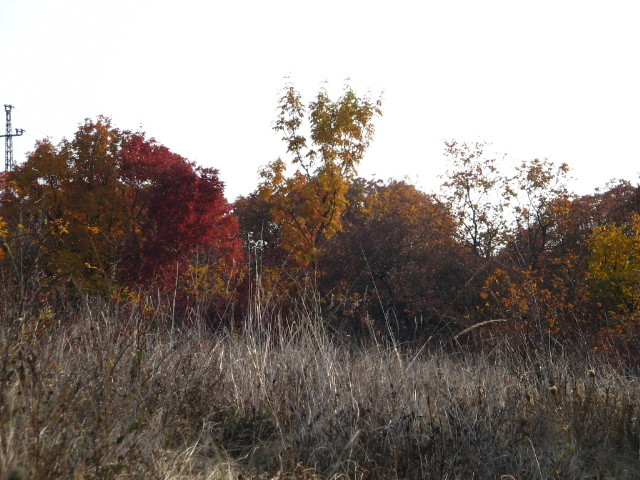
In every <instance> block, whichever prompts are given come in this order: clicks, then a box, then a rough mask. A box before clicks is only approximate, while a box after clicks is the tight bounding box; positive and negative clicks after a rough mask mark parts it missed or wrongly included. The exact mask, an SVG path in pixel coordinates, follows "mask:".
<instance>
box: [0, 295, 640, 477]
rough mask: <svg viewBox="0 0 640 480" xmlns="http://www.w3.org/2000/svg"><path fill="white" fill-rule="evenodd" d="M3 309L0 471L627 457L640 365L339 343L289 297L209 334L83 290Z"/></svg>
mask: <svg viewBox="0 0 640 480" xmlns="http://www.w3.org/2000/svg"><path fill="white" fill-rule="evenodd" d="M7 311H8V310H7ZM10 317H11V315H10V313H6V312H5V324H6V325H5V326H4V327H3V329H2V330H1V331H0V474H1V476H0V478H2V479H5V478H20V475H22V476H24V477H25V478H30V479H53V478H78V479H80V478H92V479H125V478H127V479H128V478H154V479H155V478H157V479H182V478H194V479H195V478H202V479H241V478H244V479H247V478H263V479H275V478H306V479H312V478H317V479H320V478H324V479H328V478H334V479H338V478H343V479H344V478H362V479H369V478H374V479H375V478H385V479H386V478H391V479H395V478H407V479H410V478H425V479H462V478H465V479H470V478H478V479H485V478H497V479H516V478H517V479H547V478H581V479H582V478H584V479H587V478H593V479H596V478H599V479H604V478H617V479H624V478H634V477H635V476H636V475H637V473H636V472H638V471H640V456H639V455H640V421H639V417H638V405H639V403H640V383H639V380H640V379H639V378H638V376H636V375H635V374H634V375H631V374H629V373H628V372H625V371H623V370H622V369H617V368H615V367H613V366H611V365H607V364H604V363H602V362H601V361H597V360H596V359H595V358H589V356H587V355H585V354H584V353H580V352H578V353H576V354H567V353H562V352H559V353H558V354H557V356H550V357H546V358H544V357H542V355H541V354H538V353H536V352H527V351H522V350H520V349H518V348H515V347H511V346H510V344H509V343H508V342H505V343H504V344H502V345H500V346H496V347H495V348H493V349H492V350H490V351H487V352H484V353H475V354H472V353H465V352H464V351H462V350H459V351H448V352H445V351H443V350H442V349H433V351H428V349H429V346H426V347H425V348H424V349H422V350H421V351H418V352H416V351H411V350H409V349H402V348H400V347H399V346H397V345H394V344H393V343H390V342H386V343H378V344H373V345H372V346H368V347H363V346H354V345H353V344H349V343H347V342H346V341H344V340H341V339H340V338H337V337H336V336H331V335H329V334H328V333H327V330H326V329H325V328H323V327H322V326H321V324H320V322H319V321H318V320H317V318H314V317H313V316H312V315H306V316H305V314H304V313H303V314H301V316H300V318H298V319H297V321H296V323H294V324H293V325H291V326H289V327H287V328H280V329H278V328H270V329H269V328H265V326H264V325H255V324H251V325H248V326H247V328H246V329H245V330H244V331H242V332H232V331H219V332H215V333H213V332H205V331H203V330H202V329H199V328H196V327H192V328H189V329H184V330H178V329H173V330H171V329H170V328H167V327H166V325H167V324H168V323H169V324H170V322H167V320H166V319H164V318H161V317H160V316H159V314H158V312H156V315H155V316H145V315H143V314H142V313H139V312H135V311H133V312H132V311H128V310H127V309H125V308H122V307H121V306H118V305H113V304H96V302H95V301H94V302H91V303H88V304H87V305H85V307H84V308H82V309H80V310H78V311H76V312H67V314H65V315H62V314H61V315H60V316H57V317H56V316H54V317H53V318H48V317H46V316H45V317H39V318H35V317H34V318H29V317H28V316H27V317H25V318H22V319H17V318H13V319H12V318H10ZM249 323H251V322H249ZM19 468H22V469H23V470H22V471H21V472H20V471H19ZM11 475H13V477H11Z"/></svg>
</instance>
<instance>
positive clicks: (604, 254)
mask: <svg viewBox="0 0 640 480" xmlns="http://www.w3.org/2000/svg"><path fill="white" fill-rule="evenodd" d="M589 247H590V250H591V256H590V259H589V277H590V279H591V280H592V285H593V288H594V290H595V293H596V295H597V296H599V297H600V298H601V299H603V300H605V301H606V302H607V303H609V305H610V307H611V308H612V309H613V310H614V311H617V312H626V313H631V312H633V311H635V310H637V309H638V307H639V306H640V215H638V214H634V215H633V217H632V220H631V222H630V223H629V224H625V225H622V226H619V225H615V224H610V225H606V226H603V227H596V228H594V230H593V233H592V236H591V239H590V241H589Z"/></svg>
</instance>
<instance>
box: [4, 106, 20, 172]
mask: <svg viewBox="0 0 640 480" xmlns="http://www.w3.org/2000/svg"><path fill="white" fill-rule="evenodd" d="M11 109H13V105H5V106H4V111H5V113H6V114H7V129H6V134H5V135H0V137H5V138H4V141H5V144H4V170H5V172H9V171H11V170H13V137H19V136H21V135H22V134H23V133H24V129H22V128H16V133H11Z"/></svg>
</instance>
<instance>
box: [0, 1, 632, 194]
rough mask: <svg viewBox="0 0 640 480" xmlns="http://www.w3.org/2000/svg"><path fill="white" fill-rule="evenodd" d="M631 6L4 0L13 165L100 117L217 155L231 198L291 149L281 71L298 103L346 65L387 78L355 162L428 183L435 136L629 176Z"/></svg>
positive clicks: (195, 156) (363, 77) (336, 83)
mask: <svg viewBox="0 0 640 480" xmlns="http://www.w3.org/2000/svg"><path fill="white" fill-rule="evenodd" d="M636 3H637V2H633V1H627V2H623V1H616V0H613V1H608V2H602V1H599V2H595V1H589V0H582V1H562V0H555V1H546V0H538V1H536V2H521V1H516V0H509V1H492V0H483V1H479V0H474V1H457V0H446V1H445V0H442V1H437V2H436V1H415V2H414V1H402V0H398V1H396V2H393V4H392V3H391V2H379V3H376V2H372V1H370V0H369V1H359V0H358V1H350V0H324V1H322V2H317V1H313V2H311V1H306V0H291V1H289V0H287V1H284V0H271V1H264V0H261V1H260V0H255V1H254V0H250V1H235V2H234V1H229V0H225V1H216V0H214V1H203V0H180V1H176V0H173V1H165V0H109V1H95V0H0V105H4V104H12V105H14V106H15V107H16V108H15V110H14V111H13V126H14V127H18V128H24V129H26V130H27V135H25V136H23V137H19V138H15V139H14V151H15V158H16V160H17V161H19V162H21V161H23V160H24V158H25V152H26V151H28V150H30V149H32V148H33V144H34V141H35V140H36V139H39V138H43V137H47V136H48V137H51V138H52V140H53V141H54V142H56V143H57V142H58V141H59V140H60V139H61V138H62V137H64V136H66V137H71V136H72V135H73V133H74V132H75V131H76V129H77V125H78V124H79V123H80V122H82V120H83V119H84V118H86V117H95V116H97V115H99V114H104V115H107V116H111V117H112V119H113V121H114V124H115V125H116V126H118V127H120V128H123V129H137V128H139V127H140V126H142V128H143V129H144V130H145V131H146V132H147V134H148V135H149V136H153V137H155V138H156V139H157V140H158V141H160V142H161V143H163V144H164V145H166V146H167V147H169V148H170V149H171V150H173V151H175V152H176V153H179V154H181V155H183V156H185V157H187V158H189V159H190V160H193V161H195V162H197V163H199V164H201V165H204V166H210V167H216V168H218V169H219V170H220V174H221V178H222V180H223V181H224V182H225V183H226V185H227V196H228V198H230V200H233V199H234V198H235V197H236V196H237V195H240V194H247V193H249V192H251V191H252V190H253V189H254V188H255V186H256V184H257V182H258V175H257V171H258V169H259V167H260V166H261V165H264V164H266V163H268V162H269V161H271V160H274V159H275V158H277V157H278V156H279V155H281V154H282V153H283V152H284V145H283V144H281V142H280V140H279V139H278V136H277V135H276V133H275V132H273V131H272V130H271V126H272V122H273V120H274V114H275V107H276V102H277V98H278V92H279V90H280V89H281V88H282V86H283V85H284V82H285V81H284V77H285V76H287V75H289V76H291V78H292V80H293V82H294V84H295V85H296V86H297V87H298V89H299V90H300V91H301V92H302V94H303V96H304V98H305V99H306V100H310V99H312V98H313V97H314V95H315V94H316V93H317V91H318V89H319V88H320V86H321V85H322V83H323V82H324V81H328V82H329V90H330V92H331V91H335V92H338V93H339V92H340V90H341V87H342V85H343V84H344V81H345V79H346V78H350V79H351V83H352V85H353V86H354V88H355V89H356V90H358V91H359V92H361V93H365V92H366V91H368V90H370V91H371V92H372V94H373V95H374V96H377V95H378V94H379V93H380V92H381V91H384V96H383V99H384V103H383V111H384V116H383V117H382V118H380V119H379V120H378V122H377V132H376V137H375V139H374V142H373V144H372V147H371V149H370V151H369V154H368V156H367V157H366V158H365V159H364V160H363V162H362V164H361V168H360V170H359V172H360V174H361V175H363V176H366V177H371V176H373V175H376V176H377V177H378V178H382V179H387V178H389V177H394V178H404V177H407V178H408V179H409V180H411V181H413V182H415V183H417V184H418V185H419V186H421V187H422V188H424V189H425V190H429V191H430V190H433V189H435V188H436V187H437V185H438V184H439V183H440V180H439V179H438V178H437V177H436V175H437V174H440V173H443V172H444V171H445V169H446V161H445V157H444V155H443V150H444V149H443V141H444V140H446V139H452V138H455V139H457V140H459V141H476V140H483V141H487V142H491V143H492V145H493V146H492V148H493V150H495V151H496V152H498V153H499V154H500V157H502V154H507V157H506V160H505V162H506V163H507V164H508V165H511V164H515V163H519V162H520V161H521V160H525V159H533V158H536V157H539V158H545V157H546V158H549V159H551V160H554V161H557V162H567V163H568V164H569V165H570V166H571V167H572V170H573V172H572V174H573V176H574V177H575V178H576V183H575V184H574V188H575V189H576V190H577V191H578V192H579V193H588V192H590V191H592V190H593V189H594V188H595V187H596V186H599V185H603V184H604V183H605V182H606V181H607V180H608V179H610V178H613V177H617V178H625V179H628V180H630V181H632V182H634V183H636V182H637V181H638V172H639V171H640V151H639V149H638V137H639V135H640V56H639V49H640V28H639V27H638V21H639V20H640V16H639V14H638V11H637V10H636V8H635V7H634V5H635V4H636ZM638 8H640V6H639V7H638ZM0 127H1V129H2V131H3V132H4V115H2V117H1V118H0ZM0 147H1V149H2V150H4V145H0ZM2 164H4V162H2ZM508 165H507V166H508ZM0 168H2V167H1V166H0Z"/></svg>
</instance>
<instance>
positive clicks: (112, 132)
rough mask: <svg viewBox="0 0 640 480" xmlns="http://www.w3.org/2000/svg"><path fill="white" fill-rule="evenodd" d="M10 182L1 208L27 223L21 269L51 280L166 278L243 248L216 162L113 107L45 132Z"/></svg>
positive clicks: (237, 256)
mask: <svg viewBox="0 0 640 480" xmlns="http://www.w3.org/2000/svg"><path fill="white" fill-rule="evenodd" d="M8 183H9V187H10V188H7V189H5V191H4V196H3V202H2V208H1V210H0V213H2V215H3V216H4V217H6V220H7V222H8V223H9V224H10V225H11V226H12V230H15V231H16V232H19V235H16V236H15V239H14V240H15V244H16V246H17V247H18V248H19V249H20V253H19V254H18V252H17V251H16V252H15V253H16V255H15V257H16V258H19V259H20V262H19V263H20V266H19V269H18V270H20V271H23V272H36V271H37V272H41V273H42V276H41V278H42V279H43V280H45V281H47V282H58V281H60V280H64V281H66V282H67V283H71V284H73V285H76V286H78V287H81V288H87V289H92V290H107V289H109V288H111V287H113V286H114V285H116V284H121V283H124V284H127V285H130V286H148V285H150V284H151V283H154V282H155V285H156V286H160V287H162V286H167V285H169V284H172V283H174V281H175V275H176V273H178V274H180V273H181V272H183V271H184V270H185V269H186V268H187V267H188V265H189V264H190V263H191V261H192V258H193V256H194V255H195V254H196V253H198V252H201V251H202V250H203V249H204V250H207V251H208V252H215V256H216V257H217V259H218V260H219V261H220V262H221V264H225V265H232V264H234V263H239V262H241V261H242V258H243V254H242V248H241V242H240V240H239V238H238V225H237V220H236V219H235V217H234V215H233V213H232V211H231V207H230V205H229V204H228V203H227V201H226V200H225V198H224V195H223V184H222V183H221V182H220V180H219V178H218V174H217V171H216V170H213V169H203V168H199V167H196V166H194V165H193V164H192V163H190V162H188V161H187V160H186V159H184V158H183V157H181V156H179V155H177V154H175V153H173V152H171V151H170V150H169V149H167V148H166V147H164V146H162V145H159V144H158V143H157V142H155V141H154V140H147V139H145V137H144V134H142V133H132V132H128V131H121V130H119V129H117V128H115V127H113V126H112V125H111V122H110V120H109V119H107V118H105V117H99V118H98V119H97V120H96V121H93V120H86V121H85V122H84V124H82V125H80V127H79V129H78V131H77V132H76V134H75V136H74V138H73V139H72V140H63V141H62V142H60V144H59V145H58V146H54V145H53V144H52V143H51V142H50V141H48V140H44V141H40V142H38V143H37V144H36V148H35V150H34V151H33V152H32V153H31V154H30V155H29V157H28V159H27V161H26V162H25V163H24V164H23V165H21V166H20V167H18V168H16V169H15V170H14V171H13V172H11V174H10V175H9V178H8ZM209 258H211V255H209Z"/></svg>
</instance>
